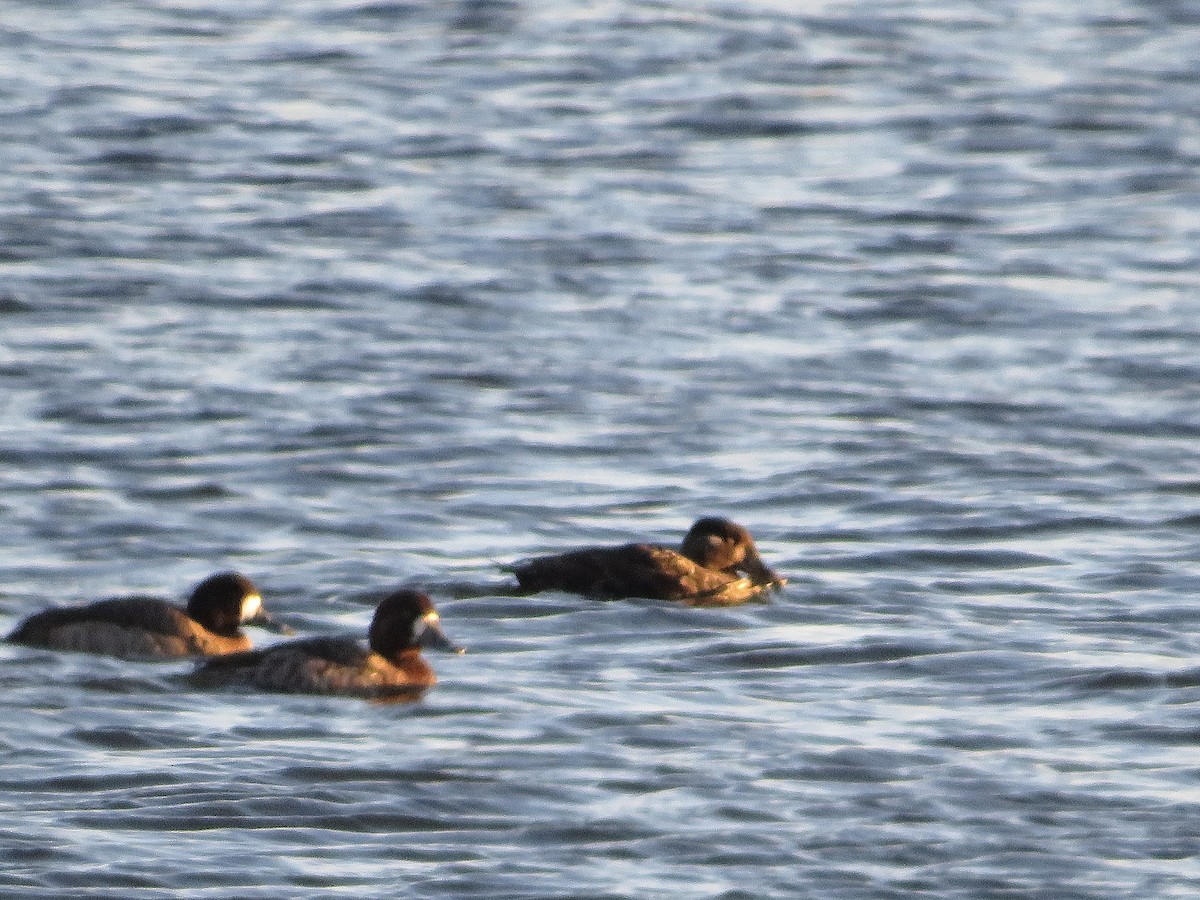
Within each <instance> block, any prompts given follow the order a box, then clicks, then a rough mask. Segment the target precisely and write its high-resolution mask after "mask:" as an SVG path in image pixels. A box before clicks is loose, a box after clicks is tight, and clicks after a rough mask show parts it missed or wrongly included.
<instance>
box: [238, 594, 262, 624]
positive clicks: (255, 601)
mask: <svg viewBox="0 0 1200 900" xmlns="http://www.w3.org/2000/svg"><path fill="white" fill-rule="evenodd" d="M262 605H263V602H262V597H261V596H260V595H259V594H247V595H246V596H245V597H243V598H242V617H241V618H242V621H243V622H248V621H249V620H250V619H253V618H254V617H255V616H257V615H258V614H259V613H260V612H262Z"/></svg>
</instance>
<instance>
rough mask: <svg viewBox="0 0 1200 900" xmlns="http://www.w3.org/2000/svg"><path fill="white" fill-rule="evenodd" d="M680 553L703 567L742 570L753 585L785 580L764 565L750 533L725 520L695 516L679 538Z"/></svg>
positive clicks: (784, 581)
mask: <svg viewBox="0 0 1200 900" xmlns="http://www.w3.org/2000/svg"><path fill="white" fill-rule="evenodd" d="M680 552H681V553H682V554H683V555H684V556H686V557H687V558H688V559H690V560H692V562H695V563H699V564H700V565H702V566H704V568H706V569H713V570H714V571H718V572H727V573H729V574H730V575H734V574H737V573H739V572H740V573H742V574H744V575H746V576H748V577H749V578H750V580H751V581H753V582H754V583H755V584H763V585H772V586H779V585H782V584H785V583H786V581H787V579H785V578H782V577H781V576H780V575H779V574H778V573H777V572H774V571H773V570H771V569H769V568H767V565H766V563H764V562H763V561H762V557H760V556H759V555H758V548H757V547H756V546H755V545H754V539H753V538H752V537H750V532H749V531H747V530H746V529H745V528H743V527H742V526H741V525H738V524H737V523H736V522H731V521H729V520H728V519H721V518H717V517H715V516H712V517H706V518H703V519H697V520H696V523H695V524H694V525H692V527H691V529H690V530H689V531H688V533H687V535H686V536H685V537H684V539H683V546H682V547H681V548H680Z"/></svg>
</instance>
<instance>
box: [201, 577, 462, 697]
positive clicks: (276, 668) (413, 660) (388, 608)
mask: <svg viewBox="0 0 1200 900" xmlns="http://www.w3.org/2000/svg"><path fill="white" fill-rule="evenodd" d="M422 647H433V648H436V649H440V650H450V651H453V652H457V653H461V652H462V649H461V648H459V647H456V646H454V644H452V643H451V642H450V640H449V639H448V638H447V637H446V635H445V633H444V632H443V631H442V628H441V625H440V624H439V619H438V614H437V611H436V610H435V609H434V607H433V601H432V600H430V599H429V597H428V596H427V595H425V594H423V593H421V592H419V591H413V590H400V591H396V592H395V593H393V594H391V595H390V596H388V597H387V598H385V599H384V600H383V601H382V602H381V603H380V604H379V606H378V607H377V608H376V610H375V615H374V617H373V618H372V620H371V627H370V629H369V630H368V632H367V647H363V646H361V645H360V644H359V642H358V641H357V640H355V639H354V638H343V637H314V638H303V639H301V640H295V641H284V642H283V643H280V644H276V645H275V646H273V647H265V648H263V649H261V650H253V651H250V652H249V653H234V654H232V655H229V656H222V657H218V658H214V659H210V660H207V661H205V662H203V663H201V664H200V665H199V666H198V667H197V668H196V671H195V672H194V673H193V674H192V681H193V683H195V684H197V685H199V686H201V687H243V688H253V689H257V690H262V691H275V692H280V693H304V694H342V695H346V696H354V697H366V698H374V699H383V698H387V699H416V698H417V697H419V696H420V695H421V693H422V692H423V691H424V690H425V689H426V688H429V687H431V686H432V685H433V684H435V683H436V682H437V676H436V675H435V674H434V671H433V667H432V666H430V665H429V663H428V662H426V661H425V659H424V657H422V656H421V648H422Z"/></svg>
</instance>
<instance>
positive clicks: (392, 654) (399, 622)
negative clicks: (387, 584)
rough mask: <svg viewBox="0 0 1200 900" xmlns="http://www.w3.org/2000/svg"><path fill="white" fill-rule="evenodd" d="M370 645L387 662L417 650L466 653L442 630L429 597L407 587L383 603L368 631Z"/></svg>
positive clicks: (386, 598)
mask: <svg viewBox="0 0 1200 900" xmlns="http://www.w3.org/2000/svg"><path fill="white" fill-rule="evenodd" d="M367 643H368V644H370V646H371V649H372V650H374V651H375V652H376V653H378V654H379V655H380V656H383V657H385V658H387V659H395V658H396V657H397V656H399V655H400V654H401V653H403V652H404V651H406V650H412V649H414V648H417V647H431V648H433V649H435V650H448V651H450V652H451V653H462V652H464V651H463V648H462V647H459V646H457V645H455V644H454V643H452V642H451V641H450V639H449V638H448V637H446V634H445V632H444V631H442V626H441V624H440V622H439V619H438V614H437V610H436V609H434V608H433V601H432V600H430V599H429V596H428V595H427V594H423V593H421V592H420V591H413V590H408V589H407V588H406V589H403V590H399V591H396V592H395V593H393V594H389V595H388V596H387V597H385V598H384V599H383V600H382V601H381V602H380V604H379V606H378V607H377V608H376V610H375V616H374V618H372V619H371V627H370V629H369V630H368V631H367Z"/></svg>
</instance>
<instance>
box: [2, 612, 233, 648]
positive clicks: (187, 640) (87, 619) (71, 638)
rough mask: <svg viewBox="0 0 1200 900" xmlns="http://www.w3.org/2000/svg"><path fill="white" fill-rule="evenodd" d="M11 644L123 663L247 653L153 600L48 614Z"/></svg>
mask: <svg viewBox="0 0 1200 900" xmlns="http://www.w3.org/2000/svg"><path fill="white" fill-rule="evenodd" d="M8 640H10V641H12V642H13V643H18V644H26V645H29V646H33V647H44V648H46V649H50V650H67V651H74V652H79V653H96V654H102V655H105V656H117V657H121V658H124V659H177V658H182V657H187V656H197V655H208V654H218V653H232V652H235V651H238V650H245V649H248V648H249V646H250V640H249V638H247V637H246V636H245V635H240V634H239V635H237V636H235V637H223V636H221V635H216V634H213V633H212V632H210V631H208V629H206V628H204V627H203V626H202V625H200V624H198V623H197V622H194V621H193V620H192V619H190V618H189V617H188V615H187V614H186V613H185V612H184V611H183V610H182V609H180V608H179V607H177V606H174V605H173V604H171V603H167V602H166V601H163V600H159V599H157V598H154V597H121V598H117V599H113V600H101V601H99V602H98V603H92V604H90V605H88V606H81V607H69V608H61V609H48V610H45V611H43V612H40V613H37V614H35V615H33V616H30V617H29V618H28V619H26V620H25V621H24V622H22V623H21V624H20V625H19V626H17V628H16V629H15V630H14V631H13V632H12V634H10V635H9V636H8Z"/></svg>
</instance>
